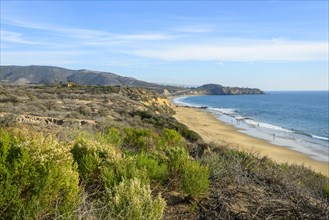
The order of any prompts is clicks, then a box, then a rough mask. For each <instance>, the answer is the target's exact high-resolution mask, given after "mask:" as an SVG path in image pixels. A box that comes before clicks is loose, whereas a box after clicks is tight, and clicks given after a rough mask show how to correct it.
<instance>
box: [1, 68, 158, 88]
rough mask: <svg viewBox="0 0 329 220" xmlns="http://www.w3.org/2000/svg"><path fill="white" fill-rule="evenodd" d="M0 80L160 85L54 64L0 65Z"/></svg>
mask: <svg viewBox="0 0 329 220" xmlns="http://www.w3.org/2000/svg"><path fill="white" fill-rule="evenodd" d="M0 80H1V81H2V82H3V83H5V84H15V85H26V84H51V83H55V82H63V83H65V82H73V83H76V84H80V85H99V86H105V85H107V86H113V85H130V86H135V87H159V85H157V84H154V83H149V82H145V81H141V80H137V79H135V78H132V77H123V76H119V75H116V74H114V73H109V72H101V71H93V70H85V69H82V70H70V69H65V68H61V67H53V66H0Z"/></svg>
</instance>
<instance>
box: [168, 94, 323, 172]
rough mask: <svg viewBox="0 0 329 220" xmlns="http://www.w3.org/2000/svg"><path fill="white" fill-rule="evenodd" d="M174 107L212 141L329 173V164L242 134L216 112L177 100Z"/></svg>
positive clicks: (274, 159) (191, 127)
mask: <svg viewBox="0 0 329 220" xmlns="http://www.w3.org/2000/svg"><path fill="white" fill-rule="evenodd" d="M171 100H172V99H171ZM172 108H173V109H174V110H175V112H176V114H175V115H174V117H175V118H176V119H177V120H178V121H179V122H181V123H183V124H185V125H186V126H188V127H189V128H190V129H191V130H194V131H195V132H197V133H198V134H199V135H201V137H202V138H203V139H204V141H206V142H208V143H209V142H213V143H218V144H221V145H230V146H231V147H234V148H236V149H238V150H242V151H247V152H255V153H258V154H259V155H260V156H267V157H269V158H271V159H272V160H273V161H276V162H278V163H288V164H298V165H304V166H305V167H308V168H310V169H312V170H314V171H316V172H319V173H321V174H323V175H325V176H329V163H326V162H322V161H317V160H315V159H312V158H311V157H309V156H308V155H306V154H303V153H301V152H297V151H294V150H290V149H288V148H287V147H284V146H278V145H274V144H271V143H269V142H267V141H265V140H262V139H258V138H255V137H252V136H249V135H247V134H244V133H241V132H239V131H238V130H237V128H235V127H234V126H232V125H229V124H226V123H224V122H222V121H220V120H218V119H216V117H215V116H214V115H213V114H211V113H210V112H206V111H204V110H202V109H198V108H193V107H187V106H178V105H176V104H175V103H172Z"/></svg>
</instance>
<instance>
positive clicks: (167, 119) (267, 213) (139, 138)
mask: <svg viewBox="0 0 329 220" xmlns="http://www.w3.org/2000/svg"><path fill="white" fill-rule="evenodd" d="M173 114H174V111H173V110H172V109H171V107H170V103H169V102H168V100H167V99H166V98H165V97H163V96H160V95H159V94H158V93H157V92H155V91H153V90H149V89H141V88H131V87H125V86H113V87H112V86H72V87H67V86H62V85H53V86H28V87H27V86H1V90H0V123H1V124H0V195H2V196H0V219H271V218H272V219H327V218H328V216H329V196H328V195H329V193H328V191H329V190H328V188H329V187H328V186H329V179H328V177H326V176H323V175H321V174H318V173H315V172H314V171H311V170H309V169H308V168H305V167H302V166H297V165H288V164H277V163H275V162H273V161H272V160H270V159H268V158H266V157H260V156H258V155H257V154H254V153H248V152H241V151H237V150H235V149H232V148H231V147H230V146H222V145H218V144H212V143H205V142H204V141H203V140H202V138H201V137H200V136H199V135H198V134H197V133H195V132H193V131H191V130H190V129H189V128H188V127H186V126H185V125H183V124H181V123H179V122H178V121H177V120H175V119H174V118H173V117H172V115H173Z"/></svg>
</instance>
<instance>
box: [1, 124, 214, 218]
mask: <svg viewBox="0 0 329 220" xmlns="http://www.w3.org/2000/svg"><path fill="white" fill-rule="evenodd" d="M54 137H55V136H54V135H53V136H52V135H48V136H45V135H43V134H41V133H39V132H34V131H29V130H27V129H13V130H10V131H9V130H5V129H1V130H0V195H2V196H1V197H0V215H1V217H4V218H8V219H9V218H33V219H43V218H58V217H59V216H60V217H65V218H73V219H75V218H77V217H78V216H79V215H81V213H79V212H78V211H77V210H80V209H81V205H82V202H86V201H87V202H88V203H90V204H93V206H95V207H96V208H97V207H106V210H104V209H100V210H102V211H100V212H98V211H97V212H96V213H93V216H95V217H100V216H103V217H104V215H105V216H107V217H109V218H111V219H112V218H113V219H160V218H161V217H162V215H163V211H164V208H165V201H164V200H163V199H162V198H161V196H160V194H159V195H158V196H157V197H156V198H154V199H153V197H152V191H151V188H153V187H159V186H160V188H161V186H162V187H163V188H167V187H168V186H170V187H172V189H173V190H177V191H180V192H182V193H183V194H182V195H188V196H190V197H192V198H197V197H198V196H199V195H201V194H203V193H206V192H207V190H208V186H209V183H208V168H207V167H205V166H203V165H201V164H200V163H199V162H197V161H194V160H193V159H192V158H191V157H190V156H189V153H188V151H187V149H186V146H185V145H186V144H185V142H184V140H183V138H182V137H181V136H180V135H179V133H178V132H176V131H173V130H169V129H164V130H163V131H162V132H160V133H159V134H157V133H154V132H152V131H150V130H143V129H135V128H125V129H122V130H121V129H117V128H110V129H108V130H107V132H105V133H95V134H92V133H87V132H85V133H80V134H79V135H78V136H76V137H75V138H74V139H75V141H71V142H63V141H64V140H62V142H59V141H58V140H57V139H56V138H54ZM62 138H63V137H62ZM86 193H87V194H88V195H90V196H87V200H86V201H82V200H83V199H82V197H83V196H82V195H85V194H86ZM81 217H82V216H80V217H79V218H81Z"/></svg>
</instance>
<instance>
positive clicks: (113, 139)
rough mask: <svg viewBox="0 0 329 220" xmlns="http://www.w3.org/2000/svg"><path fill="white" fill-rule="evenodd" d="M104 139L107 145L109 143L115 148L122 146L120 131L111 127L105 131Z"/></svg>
mask: <svg viewBox="0 0 329 220" xmlns="http://www.w3.org/2000/svg"><path fill="white" fill-rule="evenodd" d="M105 139H106V140H107V141H108V142H109V143H111V144H113V145H115V146H118V147H120V146H121V144H122V135H121V131H120V129H118V128H113V127H111V128H109V129H108V130H107V133H106V134H105Z"/></svg>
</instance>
